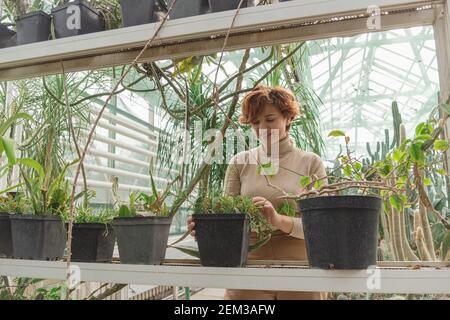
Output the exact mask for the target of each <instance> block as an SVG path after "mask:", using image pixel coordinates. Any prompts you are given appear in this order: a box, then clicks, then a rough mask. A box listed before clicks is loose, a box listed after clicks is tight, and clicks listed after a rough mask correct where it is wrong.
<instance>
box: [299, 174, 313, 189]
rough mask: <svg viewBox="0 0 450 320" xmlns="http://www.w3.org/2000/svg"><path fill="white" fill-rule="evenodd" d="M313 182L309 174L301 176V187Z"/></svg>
mask: <svg viewBox="0 0 450 320" xmlns="http://www.w3.org/2000/svg"><path fill="white" fill-rule="evenodd" d="M310 183H311V178H310V177H308V176H302V177H300V187H302V188H306V187H307V186H308V185H309V184H310Z"/></svg>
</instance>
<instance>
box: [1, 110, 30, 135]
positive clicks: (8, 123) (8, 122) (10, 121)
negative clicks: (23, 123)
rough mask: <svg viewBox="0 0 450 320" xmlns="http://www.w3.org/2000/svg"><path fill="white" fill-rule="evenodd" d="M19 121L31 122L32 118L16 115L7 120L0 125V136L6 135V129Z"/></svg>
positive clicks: (26, 115) (20, 114)
mask: <svg viewBox="0 0 450 320" xmlns="http://www.w3.org/2000/svg"><path fill="white" fill-rule="evenodd" d="M19 119H24V120H30V121H31V120H33V118H32V117H31V116H30V115H28V114H26V113H17V114H16V115H14V116H12V117H10V118H8V119H7V120H6V121H5V122H4V123H2V124H1V125H0V136H3V135H4V134H5V133H6V131H7V130H8V128H9V127H10V126H11V125H12V124H13V123H14V122H16V121H17V120H19Z"/></svg>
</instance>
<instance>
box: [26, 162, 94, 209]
mask: <svg viewBox="0 0 450 320" xmlns="http://www.w3.org/2000/svg"><path fill="white" fill-rule="evenodd" d="M18 161H19V163H20V164H21V174H22V178H23V180H24V181H25V186H26V192H27V197H28V199H29V202H30V203H31V207H32V209H33V211H32V212H33V214H35V215H48V214H53V215H58V216H61V215H62V216H63V215H64V213H65V212H66V210H67V209H68V207H69V204H70V199H69V181H68V180H67V179H66V177H65V175H66V172H67V169H68V168H69V166H71V165H73V164H75V163H76V162H78V160H76V161H73V162H72V163H69V164H66V165H65V166H64V168H63V170H62V171H61V173H60V175H59V176H58V177H57V178H56V179H54V180H51V178H50V176H49V174H48V172H49V171H48V170H47V171H44V168H43V167H42V166H41V165H40V164H39V163H38V162H37V161H35V160H33V159H19V160H18ZM25 165H26V166H28V167H31V168H33V169H28V170H27V168H26V167H25ZM46 172H47V174H46ZM84 193H85V191H83V192H81V193H79V194H77V196H76V198H77V199H79V198H80V197H82V196H83V194H84Z"/></svg>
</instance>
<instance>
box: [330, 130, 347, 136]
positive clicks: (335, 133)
mask: <svg viewBox="0 0 450 320" xmlns="http://www.w3.org/2000/svg"><path fill="white" fill-rule="evenodd" d="M328 136H329V137H345V132H344V131H341V130H333V131H330V133H329V134H328Z"/></svg>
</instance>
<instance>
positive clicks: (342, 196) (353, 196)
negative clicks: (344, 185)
mask: <svg viewBox="0 0 450 320" xmlns="http://www.w3.org/2000/svg"><path fill="white" fill-rule="evenodd" d="M330 198H366V199H367V198H374V199H382V198H381V197H380V196H374V195H358V194H349V195H346V194H339V195H335V196H319V197H311V198H303V199H299V200H297V201H303V200H310V199H330Z"/></svg>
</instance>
